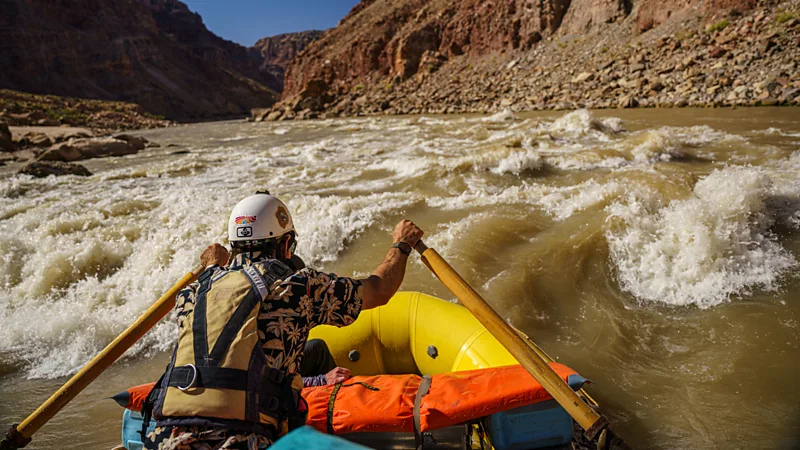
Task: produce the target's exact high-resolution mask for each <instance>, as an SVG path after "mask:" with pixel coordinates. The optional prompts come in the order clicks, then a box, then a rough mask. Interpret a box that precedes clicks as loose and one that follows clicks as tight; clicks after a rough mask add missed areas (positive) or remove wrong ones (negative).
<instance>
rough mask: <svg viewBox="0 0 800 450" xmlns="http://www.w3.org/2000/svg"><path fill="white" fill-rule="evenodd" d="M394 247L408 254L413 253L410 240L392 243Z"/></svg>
mask: <svg viewBox="0 0 800 450" xmlns="http://www.w3.org/2000/svg"><path fill="white" fill-rule="evenodd" d="M392 248H396V249H398V250H400V251H401V252H403V254H406V255H410V254H411V245H409V244H408V242H403V241H400V242H395V243H394V244H392Z"/></svg>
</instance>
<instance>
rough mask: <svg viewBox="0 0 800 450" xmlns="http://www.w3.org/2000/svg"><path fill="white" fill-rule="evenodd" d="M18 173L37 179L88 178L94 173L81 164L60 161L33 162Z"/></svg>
mask: <svg viewBox="0 0 800 450" xmlns="http://www.w3.org/2000/svg"><path fill="white" fill-rule="evenodd" d="M18 173H20V174H24V175H31V176H33V177H35V178H44V177H47V176H50V175H55V176H57V177H59V176H62V175H77V176H81V177H88V176H91V175H92V172H89V169H87V168H86V167H83V166H82V165H80V164H72V163H67V162H60V161H49V162H41V161H35V162H31V163H28V164H26V165H25V166H23V167H22V169H20V171H19V172H18Z"/></svg>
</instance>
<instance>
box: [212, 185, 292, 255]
mask: <svg viewBox="0 0 800 450" xmlns="http://www.w3.org/2000/svg"><path fill="white" fill-rule="evenodd" d="M289 232H295V229H294V222H292V216H291V215H289V210H288V209H286V205H284V204H283V202H282V201H280V200H278V199H277V198H275V197H273V196H271V195H269V192H266V191H259V192H256V194H255V195H251V196H250V197H247V198H245V199H244V200H242V201H240V202H239V203H238V204H237V205H236V206H235V207H234V208H233V212H231V217H230V219H229V220H228V240H229V241H230V242H231V243H234V242H241V241H258V240H262V239H277V238H280V237H281V236H283V235H284V234H286V233H289ZM295 234H296V232H295Z"/></svg>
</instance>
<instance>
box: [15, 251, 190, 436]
mask: <svg viewBox="0 0 800 450" xmlns="http://www.w3.org/2000/svg"><path fill="white" fill-rule="evenodd" d="M204 269H205V267H203V266H202V265H200V266H197V267H196V268H195V269H194V270H192V271H191V272H189V273H187V274H186V275H184V276H183V278H181V279H180V281H178V282H177V283H175V285H174V286H172V288H171V289H170V290H169V291H167V293H166V294H164V295H163V296H162V297H161V298H160V299H158V301H157V302H156V303H155V304H154V305H153V306H151V307H150V308H149V309H148V310H147V311H145V313H144V314H142V316H141V317H139V318H138V319H136V322H134V323H133V324H131V326H129V327H128V329H126V330H125V331H123V332H122V334H120V335H119V336H117V338H116V339H114V341H113V342H111V343H110V344H108V346H106V348H104V349H103V351H101V352H100V353H99V354H98V355H97V356H95V357H94V359H92V360H91V361H89V363H88V364H86V365H85V366H83V368H82V369H81V370H80V371H79V372H78V373H76V374H75V375H74V376H73V377H72V378H70V379H69V381H67V382H66V383H65V384H64V385H63V386H61V389H59V390H58V391H56V393H55V394H53V395H52V396H50V398H49V399H47V401H46V402H44V403H43V404H42V406H40V407H39V409H37V410H36V411H34V412H33V414H31V415H30V416H28V418H27V419H25V420H23V421H22V423H20V424H19V425H12V426H11V428H10V429H9V430H8V431H7V432H6V437H5V438H4V439H3V440H2V441H0V450H17V449H19V448H22V447H25V446H26V445H28V443H30V442H31V437H32V436H33V434H34V433H36V432H37V431H39V428H42V426H43V425H44V424H45V423H47V421H48V420H50V419H51V418H52V417H53V416H54V415H56V413H58V412H59V411H61V408H63V407H64V406H66V405H67V403H69V402H70V401H71V400H72V399H73V398H75V396H77V395H78V394H79V393H80V392H81V391H82V390H83V389H84V388H85V387H86V386H88V385H89V384H90V383H91V382H92V381H94V379H95V378H97V377H98V376H100V374H101V373H103V371H104V370H106V369H108V367H109V366H111V364H113V363H114V361H116V360H117V359H118V358H119V357H120V356H122V355H123V354H124V353H125V352H126V351H127V350H128V349H129V348H131V346H133V344H135V343H136V341H138V340H139V339H140V338H141V337H142V336H144V334H145V333H147V332H148V331H149V330H150V329H151V328H153V327H154V326H155V325H156V324H157V323H158V321H160V320H161V319H162V318H164V316H166V315H167V314H169V312H170V311H171V310H172V308H173V307H174V306H175V296H176V295H178V292H180V291H181V290H182V289H183V288H185V287H186V286H187V285H189V283H191V282H192V281H194V280H196V279H197V277H198V276H200V274H201V273H203V270H204Z"/></svg>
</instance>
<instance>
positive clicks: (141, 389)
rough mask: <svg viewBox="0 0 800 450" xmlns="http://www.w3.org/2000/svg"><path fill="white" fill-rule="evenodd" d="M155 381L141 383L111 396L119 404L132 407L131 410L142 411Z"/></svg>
mask: <svg viewBox="0 0 800 450" xmlns="http://www.w3.org/2000/svg"><path fill="white" fill-rule="evenodd" d="M155 385H156V384H155V383H147V384H141V385H139V386H134V387H132V388H128V390H127V391H122V392H120V393H119V394H117V395H115V396H113V397H111V398H112V399H113V400H114V401H115V402H117V404H118V405H119V406H122V407H123V408H127V409H130V410H131V411H136V412H141V411H142V406H144V401H145V400H146V399H147V394H149V393H150V391H152V390H153V387H154V386H155Z"/></svg>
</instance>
